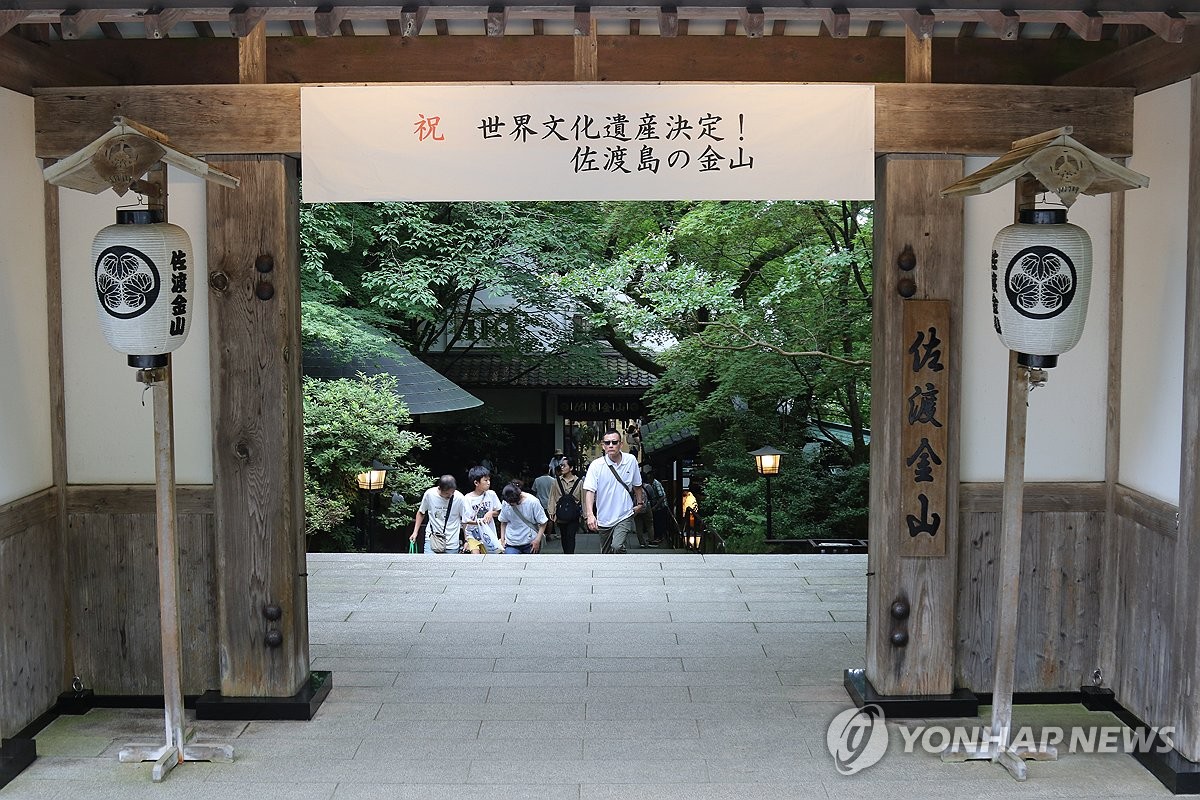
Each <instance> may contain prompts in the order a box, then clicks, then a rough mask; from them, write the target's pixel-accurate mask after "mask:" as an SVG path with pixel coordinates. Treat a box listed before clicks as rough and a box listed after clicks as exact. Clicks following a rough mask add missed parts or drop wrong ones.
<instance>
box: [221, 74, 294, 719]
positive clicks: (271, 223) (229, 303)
mask: <svg viewBox="0 0 1200 800" xmlns="http://www.w3.org/2000/svg"><path fill="white" fill-rule="evenodd" d="M244 88H257V87H244ZM255 111H256V113H258V114H260V115H261V116H260V119H272V116H271V114H270V113H269V111H268V110H264V109H262V108H259V109H255ZM210 163H212V164H213V166H215V167H217V168H219V169H221V170H223V171H224V172H228V173H230V174H232V175H235V176H237V177H238V178H240V179H241V186H240V187H239V188H237V189H227V188H224V187H220V186H214V185H212V184H209V185H208V189H207V191H208V196H207V197H208V199H207V210H208V269H209V273H210V276H216V275H220V276H221V278H220V279H217V278H215V277H210V278H209V280H207V281H203V282H204V283H207V284H208V285H210V286H220V287H223V288H218V289H214V290H213V291H210V292H209V301H208V304H209V330H208V333H209V336H210V339H211V341H213V342H219V343H220V346H219V347H213V348H211V350H210V360H211V362H212V363H211V374H212V424H213V492H214V497H215V500H214V504H215V509H214V519H215V523H216V562H217V570H216V583H217V598H218V601H217V608H216V609H215V613H216V617H217V623H218V624H217V629H218V634H217V635H218V639H219V641H220V652H221V664H220V673H221V693H222V694H223V695H224V696H226V697H290V696H292V695H294V694H295V693H296V692H297V691H298V690H299V689H300V687H301V686H302V685H303V684H304V682H305V681H306V680H307V679H308V677H309V671H308V614H307V596H306V595H307V581H306V578H305V577H304V576H305V574H306V572H307V570H306V569H305V547H304V543H305V542H304V485H303V481H304V477H303V474H304V455H303V450H304V443H303V432H302V430H301V417H302V413H301V396H300V365H299V363H298V359H299V355H300V286H299V278H300V269H299V231H298V227H299V188H298V180H297V175H296V172H297V170H296V163H295V162H294V161H293V160H292V159H290V158H288V157H286V156H278V155H276V156H243V157H237V156H222V157H212V158H210ZM264 256H266V257H269V258H270V259H271V261H272V269H270V270H269V271H267V272H260V271H259V270H258V269H256V264H261V263H262V260H263V257H264ZM267 290H269V291H267ZM268 605H274V606H278V607H279V608H280V609H281V611H282V616H281V617H280V618H279V619H278V620H277V621H269V620H267V619H266V618H265V617H264V614H263V609H264V608H265V607H267V606H268ZM268 629H274V630H278V631H279V633H281V634H282V643H281V644H280V645H279V646H274V647H273V646H270V645H269V644H268V643H267V642H266V640H265V636H266V633H267V631H268Z"/></svg>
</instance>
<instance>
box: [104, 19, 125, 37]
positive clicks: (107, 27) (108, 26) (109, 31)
mask: <svg viewBox="0 0 1200 800" xmlns="http://www.w3.org/2000/svg"><path fill="white" fill-rule="evenodd" d="M100 32H101V33H103V34H104V38H105V39H124V38H125V37H124V36H123V35H122V34H121V29H120V28H119V27H117V23H115V22H101V23H100Z"/></svg>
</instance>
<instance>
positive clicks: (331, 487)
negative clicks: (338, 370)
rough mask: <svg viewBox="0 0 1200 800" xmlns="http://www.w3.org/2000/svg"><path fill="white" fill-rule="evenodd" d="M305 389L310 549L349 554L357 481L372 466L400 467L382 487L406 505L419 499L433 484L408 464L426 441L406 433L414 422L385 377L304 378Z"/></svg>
mask: <svg viewBox="0 0 1200 800" xmlns="http://www.w3.org/2000/svg"><path fill="white" fill-rule="evenodd" d="M303 390H304V512H305V533H306V534H307V536H308V545H309V549H310V550H314V551H318V550H335V551H347V550H350V549H352V548H353V545H354V540H355V527H354V524H353V523H354V520H353V515H354V512H355V508H356V505H357V503H358V502H359V498H358V491H357V484H356V483H355V476H357V475H358V473H360V472H362V471H364V470H366V469H368V468H369V467H370V466H371V463H372V462H373V461H376V460H378V461H380V462H383V463H385V464H387V465H389V466H397V467H400V468H399V469H393V470H389V471H388V473H387V484H386V488H387V489H389V490H391V491H395V492H400V493H401V494H403V495H404V496H405V497H407V498H416V497H419V495H420V492H422V491H423V490H424V489H425V488H426V487H428V486H429V485H430V482H431V480H430V476H429V475H428V474H426V473H425V472H424V471H423V470H422V469H421V468H420V467H419V466H417V465H415V464H413V463H411V462H410V461H409V460H408V459H409V456H410V454H411V453H412V451H414V450H417V449H420V448H422V447H424V446H425V445H426V443H427V442H426V439H425V437H424V436H421V435H420V434H417V433H413V432H411V431H406V430H404V426H405V425H407V424H408V423H409V422H410V421H411V417H410V416H409V413H408V409H407V408H406V407H405V406H404V403H403V401H401V400H400V398H399V397H398V396H397V395H396V385H395V378H393V377H391V376H389V375H374V376H366V375H360V376H359V377H358V379H356V380H346V379H343V380H332V381H324V380H317V379H314V378H305V379H304V387H303ZM392 511H393V512H394V513H398V512H399V509H395V508H393V509H392ZM393 521H395V520H393Z"/></svg>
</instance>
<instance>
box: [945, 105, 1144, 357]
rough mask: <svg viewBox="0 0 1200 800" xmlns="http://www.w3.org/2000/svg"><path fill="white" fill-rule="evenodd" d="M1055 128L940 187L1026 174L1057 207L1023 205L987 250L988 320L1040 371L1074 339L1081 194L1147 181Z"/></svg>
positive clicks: (964, 189)
mask: <svg viewBox="0 0 1200 800" xmlns="http://www.w3.org/2000/svg"><path fill="white" fill-rule="evenodd" d="M1070 133H1071V129H1070V128H1059V129H1057V130H1053V131H1047V132H1046V133H1044V134H1039V135H1037V136H1032V137H1030V138H1028V139H1023V140H1021V141H1019V142H1014V143H1013V149H1012V150H1011V151H1009V152H1008V153H1007V154H1005V155H1003V156H1001V157H1000V158H998V159H997V160H996V161H994V162H992V163H991V164H989V165H988V166H986V167H984V168H983V169H981V170H979V171H977V172H975V173H972V174H971V175H969V176H967V177H966V178H963V179H962V180H961V181H959V182H958V183H956V184H954V185H953V186H949V187H947V188H946V189H943V190H942V195H943V196H948V195H972V194H984V193H987V192H990V191H992V190H994V189H997V188H999V187H1000V186H1003V185H1005V184H1007V183H1010V182H1012V181H1014V180H1017V179H1018V178H1023V177H1026V176H1032V177H1033V178H1036V179H1037V181H1038V183H1040V184H1041V185H1042V187H1044V188H1045V190H1046V192H1047V193H1049V194H1053V195H1055V196H1056V197H1058V199H1059V201H1060V202H1061V203H1062V207H1061V208H1022V209H1021V210H1020V212H1019V214H1018V220H1017V222H1015V223H1013V224H1012V225H1009V226H1007V227H1005V228H1002V229H1001V230H1000V232H999V233H997V234H996V238H995V241H994V242H993V244H992V251H991V263H990V265H989V266H990V269H991V286H992V325H993V327H994V328H995V330H996V333H997V334H998V335H999V336H1000V341H1001V342H1003V343H1004V346H1005V347H1007V348H1008V349H1009V350H1013V351H1015V352H1016V353H1017V361H1018V363H1019V364H1021V365H1022V366H1025V367H1030V368H1036V369H1046V368H1049V367H1054V366H1056V365H1057V364H1058V357H1059V356H1060V355H1062V354H1063V353H1065V352H1067V351H1068V350H1070V349H1071V348H1073V347H1074V346H1075V345H1077V344H1079V341H1080V339H1081V338H1082V336H1083V328H1084V322H1085V321H1086V318H1087V309H1088V298H1089V295H1090V294H1091V287H1092V242H1091V238H1090V237H1089V236H1088V234H1087V231H1085V230H1084V229H1083V228H1081V227H1079V226H1078V225H1072V224H1071V223H1069V222H1067V211H1068V209H1070V207H1071V205H1072V204H1073V203H1074V202H1075V200H1076V198H1077V197H1078V196H1079V195H1080V194H1089V195H1099V194H1106V193H1109V192H1115V191H1122V190H1125V189H1133V188H1137V187H1140V186H1146V185H1147V184H1148V183H1149V178H1147V177H1146V176H1145V175H1141V174H1139V173H1137V172H1134V171H1133V170H1130V169H1127V168H1125V167H1123V166H1121V165H1120V164H1117V163H1116V162H1114V161H1113V160H1112V159H1109V158H1105V157H1104V156H1102V155H1100V154H1099V153H1096V152H1094V151H1092V150H1090V149H1088V148H1087V147H1085V146H1084V145H1082V144H1080V143H1079V142H1077V141H1076V140H1075V139H1072V138H1071V137H1070V136H1069V135H1068V134H1070Z"/></svg>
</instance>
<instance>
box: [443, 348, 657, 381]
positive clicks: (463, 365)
mask: <svg viewBox="0 0 1200 800" xmlns="http://www.w3.org/2000/svg"><path fill="white" fill-rule="evenodd" d="M422 358H424V359H425V361H426V362H428V363H429V364H430V366H432V367H433V368H434V369H436V370H437V371H438V372H440V373H442V374H443V375H445V376H446V377H447V378H449V379H451V380H452V381H454V382H455V383H459V384H462V385H465V386H530V387H542V388H545V387H555V388H572V389H648V388H650V387H651V386H653V385H654V382H655V380H656V379H655V377H654V376H653V375H651V374H650V373H649V372H646V371H645V370H641V369H638V368H637V367H635V366H634V365H633V364H630V363H629V361H627V360H626V359H625V357H624V356H622V355H620V354H619V353H604V354H601V355H599V356H597V357H594V358H588V359H586V360H583V359H580V360H578V361H575V360H572V359H570V358H564V357H563V356H560V355H555V354H550V353H535V354H533V355H528V356H513V355H509V354H507V353H497V352H492V351H472V352H468V353H455V352H448V353H426V354H424V355H423V356H422Z"/></svg>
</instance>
